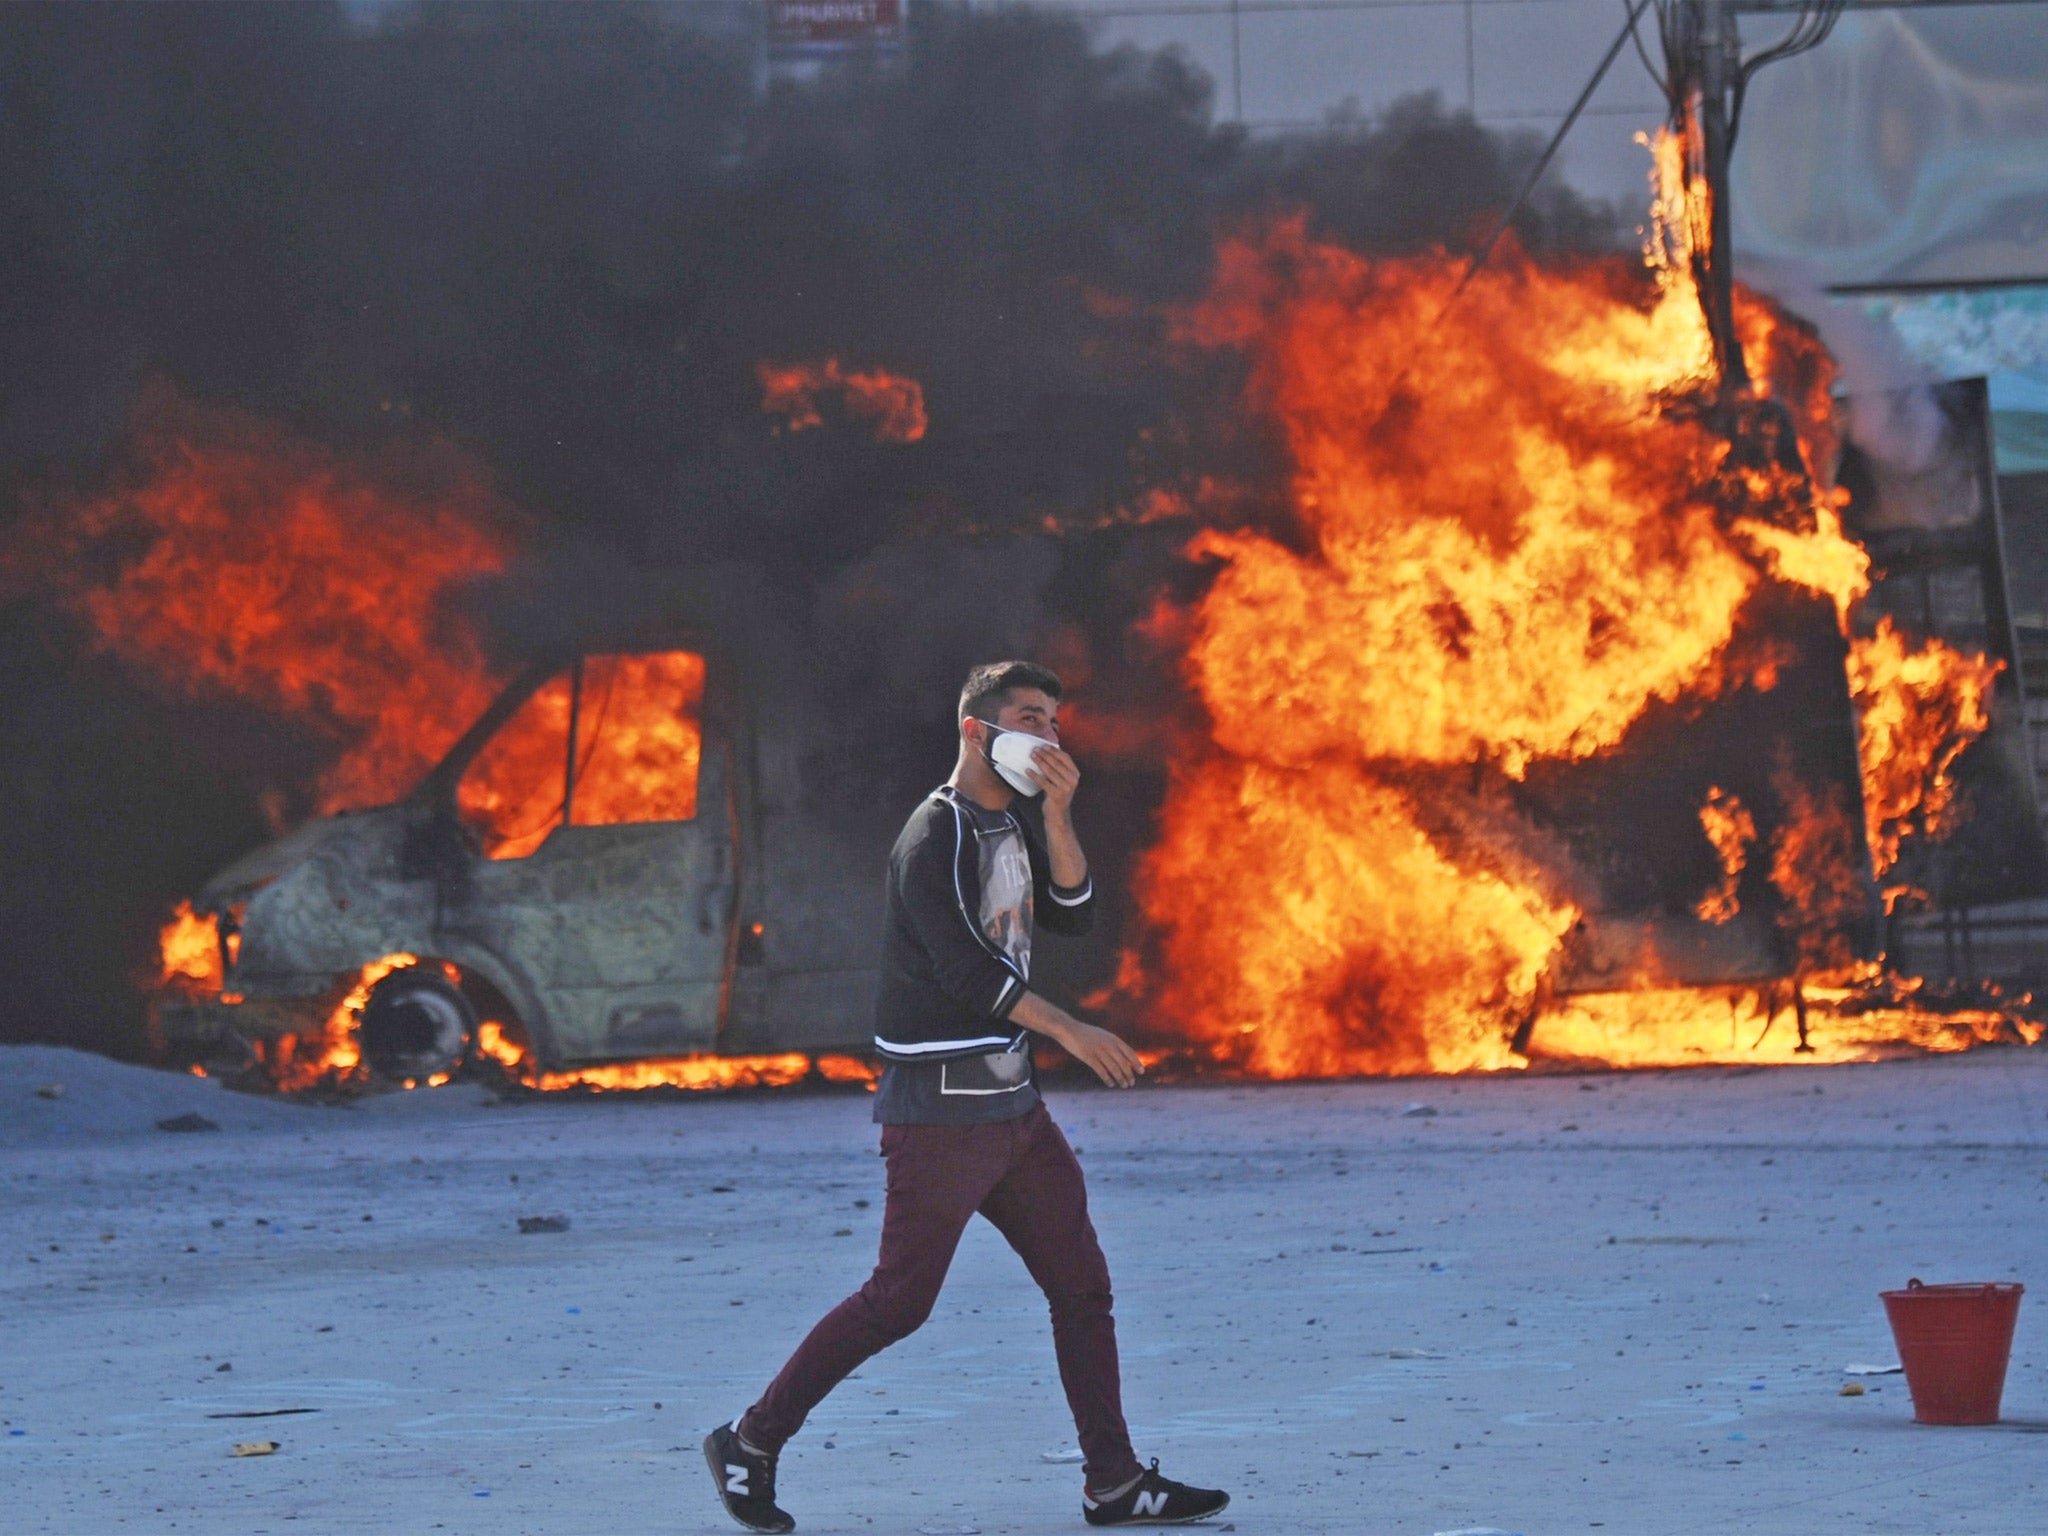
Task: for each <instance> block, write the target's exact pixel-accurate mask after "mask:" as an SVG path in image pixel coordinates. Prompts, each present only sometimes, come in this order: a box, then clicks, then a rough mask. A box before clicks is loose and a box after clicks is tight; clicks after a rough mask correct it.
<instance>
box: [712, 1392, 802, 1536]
mask: <svg viewBox="0 0 2048 1536" xmlns="http://www.w3.org/2000/svg"><path fill="white" fill-rule="evenodd" d="M704 1460H705V1461H706V1462H707V1463H708V1464H709V1465H710V1467H711V1480H712V1481H713V1482H715V1483H717V1484H718V1496H719V1498H721V1499H723V1500H724V1501H725V1512H726V1513H727V1514H729V1515H731V1516H732V1517H733V1519H735V1520H737V1521H739V1523H740V1524H741V1525H744V1526H745V1527H746V1528H747V1529H748V1530H750V1531H775V1532H778V1533H780V1532H783V1531H793V1530H795V1529H796V1521H795V1520H793V1519H791V1518H790V1517H789V1515H788V1514H787V1513H786V1512H784V1511H783V1510H780V1509H777V1508H776V1507H775V1458H774V1457H773V1456H772V1455H766V1456H764V1455H762V1454H761V1453H760V1452H759V1451H752V1450H749V1449H747V1446H746V1443H745V1442H744V1441H743V1440H741V1439H740V1421H739V1420H738V1419H734V1420H733V1421H732V1422H731V1423H730V1424H721V1425H719V1426H718V1428H716V1429H714V1430H713V1431H711V1433H710V1434H708V1435H706V1436H705V1437H704Z"/></svg>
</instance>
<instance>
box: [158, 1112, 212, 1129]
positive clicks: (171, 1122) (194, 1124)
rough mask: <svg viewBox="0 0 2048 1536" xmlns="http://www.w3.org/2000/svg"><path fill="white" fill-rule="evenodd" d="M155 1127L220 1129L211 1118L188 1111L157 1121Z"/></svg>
mask: <svg viewBox="0 0 2048 1536" xmlns="http://www.w3.org/2000/svg"><path fill="white" fill-rule="evenodd" d="M156 1128H157V1129H158V1130H160V1131H181V1132H183V1131H217V1130H219V1129H220V1127H219V1126H217V1125H215V1124H214V1123H213V1122H212V1121H211V1120H209V1119H207V1118H206V1116H204V1115H200V1114H193V1113H191V1112H189V1111H188V1112H187V1113H185V1114H182V1115H173V1116H171V1118H170V1119H168V1120H159V1121H157V1123H156Z"/></svg>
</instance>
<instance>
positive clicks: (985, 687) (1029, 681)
mask: <svg viewBox="0 0 2048 1536" xmlns="http://www.w3.org/2000/svg"><path fill="white" fill-rule="evenodd" d="M1018 688H1036V689H1037V690H1038V691H1039V692H1040V693H1043V694H1046V695H1048V696H1049V697H1051V698H1052V699H1053V700H1055V701H1057V700H1058V699H1059V696H1060V677H1059V674H1058V673H1057V672H1055V671H1053V670H1052V669H1051V668H1050V667H1041V666H1040V665H1039V664H1038V663H1037V662H1035V661H991V662H988V663H987V664H985V665H983V666H979V667H976V668H975V669H974V670H973V671H972V672H970V673H968V674H967V681H966V683H965V684H963V685H962V686H961V689H960V718H961V719H962V720H965V719H966V718H967V717H968V716H969V715H973V716H975V717H976V718H977V719H979V718H982V710H983V707H984V706H986V705H989V703H990V701H991V700H993V701H994V704H993V707H990V708H989V709H988V713H989V714H996V713H999V712H1000V711H1001V709H1002V707H1003V706H1004V705H1005V704H1007V703H1009V701H1010V694H1011V693H1012V692H1013V691H1014V690H1016V689H1018Z"/></svg>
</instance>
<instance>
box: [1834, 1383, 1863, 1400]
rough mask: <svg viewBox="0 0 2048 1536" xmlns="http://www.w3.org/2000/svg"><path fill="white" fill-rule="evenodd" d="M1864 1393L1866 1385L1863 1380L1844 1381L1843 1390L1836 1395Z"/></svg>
mask: <svg viewBox="0 0 2048 1536" xmlns="http://www.w3.org/2000/svg"><path fill="white" fill-rule="evenodd" d="M1863 1393H1864V1386H1863V1383H1862V1382H1860V1381H1845V1382H1843V1383H1842V1390H1841V1391H1840V1392H1837V1393H1836V1394H1835V1395H1836V1396H1837V1397H1861V1396H1862V1395H1863Z"/></svg>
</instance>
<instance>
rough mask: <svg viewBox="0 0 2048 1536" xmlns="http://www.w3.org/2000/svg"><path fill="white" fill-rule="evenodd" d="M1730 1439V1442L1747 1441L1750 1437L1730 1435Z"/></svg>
mask: <svg viewBox="0 0 2048 1536" xmlns="http://www.w3.org/2000/svg"><path fill="white" fill-rule="evenodd" d="M1728 1438H1729V1439H1730V1440H1747V1439H1748V1438H1749V1436H1747V1435H1730V1436H1729V1437H1728Z"/></svg>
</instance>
